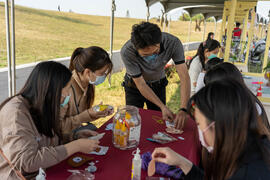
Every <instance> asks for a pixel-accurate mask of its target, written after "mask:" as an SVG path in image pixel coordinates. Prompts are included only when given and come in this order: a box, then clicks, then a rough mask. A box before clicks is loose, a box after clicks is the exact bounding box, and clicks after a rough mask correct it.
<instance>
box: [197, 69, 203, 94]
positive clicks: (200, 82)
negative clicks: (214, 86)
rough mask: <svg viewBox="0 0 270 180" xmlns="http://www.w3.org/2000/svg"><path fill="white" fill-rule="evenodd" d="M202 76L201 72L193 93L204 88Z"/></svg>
mask: <svg viewBox="0 0 270 180" xmlns="http://www.w3.org/2000/svg"><path fill="white" fill-rule="evenodd" d="M204 76H205V72H201V73H200V74H199V77H198V80H197V86H196V89H195V92H198V91H199V90H200V89H202V88H203V87H204V86H205V84H204Z"/></svg>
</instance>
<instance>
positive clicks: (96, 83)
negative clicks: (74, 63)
mask: <svg viewBox="0 0 270 180" xmlns="http://www.w3.org/2000/svg"><path fill="white" fill-rule="evenodd" d="M105 79H106V75H103V76H96V80H95V81H94V82H92V81H91V80H89V83H90V84H93V85H99V84H101V83H103V82H104V81H105Z"/></svg>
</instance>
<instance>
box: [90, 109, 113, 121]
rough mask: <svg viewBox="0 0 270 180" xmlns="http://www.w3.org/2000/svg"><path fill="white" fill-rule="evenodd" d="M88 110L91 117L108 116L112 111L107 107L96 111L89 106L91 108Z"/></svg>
mask: <svg viewBox="0 0 270 180" xmlns="http://www.w3.org/2000/svg"><path fill="white" fill-rule="evenodd" d="M88 112H89V114H90V116H91V117H92V118H93V119H98V118H103V117H106V116H110V115H112V114H113V113H114V111H113V110H112V109H108V108H107V109H105V110H104V111H98V112H96V111H94V110H93V109H92V108H91V109H88Z"/></svg>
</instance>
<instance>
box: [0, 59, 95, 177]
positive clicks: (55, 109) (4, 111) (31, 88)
mask: <svg viewBox="0 0 270 180" xmlns="http://www.w3.org/2000/svg"><path fill="white" fill-rule="evenodd" d="M70 78H71V72H70V71H69V70H68V68H66V67H65V66H64V65H62V64H60V63H57V62H53V61H49V62H41V63H39V64H38V65H37V66H36V67H35V68H34V69H33V71H32V73H31V74H30V76H29V78H28V80H27V81H26V84H25V85H24V87H23V88H22V90H21V91H20V92H19V93H18V94H16V95H15V96H13V97H11V98H8V99H7V100H5V101H4V102H3V103H2V104H1V106H0V147H1V150H2V152H3V154H4V156H5V157H7V159H8V160H6V159H4V158H3V157H4V156H3V154H2V153H1V154H0V174H1V179H18V177H17V176H18V175H22V176H25V177H26V178H27V179H30V178H33V177H34V176H35V175H36V174H37V171H38V170H39V168H48V167H50V166H53V165H55V164H57V163H59V162H61V161H62V160H64V159H66V158H67V157H68V156H70V155H72V154H74V153H76V152H84V153H89V152H91V151H93V150H94V149H95V148H96V147H97V146H98V143H99V142H98V141H95V140H90V139H78V140H74V141H71V142H69V143H67V144H61V140H62V138H63V137H62V136H61V133H60V122H59V112H60V106H61V105H62V106H63V105H64V104H65V103H66V102H67V99H68V92H69V89H70ZM8 161H10V162H11V164H12V165H13V166H14V167H15V168H16V170H17V171H14V170H13V169H12V168H11V167H10V166H11V165H10V164H9V163H8Z"/></svg>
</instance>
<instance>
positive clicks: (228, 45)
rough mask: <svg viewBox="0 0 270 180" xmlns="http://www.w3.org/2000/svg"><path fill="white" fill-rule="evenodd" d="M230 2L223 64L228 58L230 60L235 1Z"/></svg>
mask: <svg viewBox="0 0 270 180" xmlns="http://www.w3.org/2000/svg"><path fill="white" fill-rule="evenodd" d="M230 2H231V10H230V15H229V20H228V26H227V39H226V47H225V55H224V61H225V62H227V61H229V58H230V49H231V42H232V31H233V24H234V18H235V11H236V5H237V0H232V1H230Z"/></svg>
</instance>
